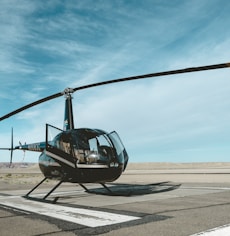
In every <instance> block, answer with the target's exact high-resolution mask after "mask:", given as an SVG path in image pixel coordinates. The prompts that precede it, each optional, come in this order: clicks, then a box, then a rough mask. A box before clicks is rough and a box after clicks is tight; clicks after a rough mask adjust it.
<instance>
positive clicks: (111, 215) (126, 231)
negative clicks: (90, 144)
mask: <svg viewBox="0 0 230 236" xmlns="http://www.w3.org/2000/svg"><path fill="white" fill-rule="evenodd" d="M12 178H13V177H12ZM54 185H55V183H54V182H51V183H50V184H45V185H44V186H41V187H40V188H39V189H37V190H36V191H35V192H33V193H32V194H31V195H30V198H29V199H28V198H24V197H23V196H25V194H26V193H27V192H28V191H29V190H30V189H31V185H30V184H28V183H26V184H23V183H20V184H15V183H14V184H11V183H7V181H5V180H4V178H1V180H0V235H1V236H5V235H7V236H11V235H18V236H19V235H23V236H25V235H29V236H31V235H33V236H35V235H36V236H38V235H49V236H53V235H55V236H58V235H66V236H67V235H134V236H135V235H157V236H165V235H167V236H168V235H172V236H173V235H176V236H180V235H181V236H185V235H192V234H197V233H199V232H202V231H207V230H209V229H212V228H215V227H219V226H222V225H226V224H229V223H230V214H229V212H230V169H229V168H228V166H221V167H219V166H218V167H213V166H211V167H210V166H207V167H205V166H202V168H193V167H191V166H190V167H189V168H178V169H172V168H168V167H167V169H159V168H158V169H155V170H150V169H148V170H144V169H133V170H131V169H130V170H128V171H127V173H126V174H124V175H123V176H122V177H121V178H120V179H119V180H118V181H116V182H115V183H113V184H108V185H107V186H108V187H109V189H110V191H108V190H107V189H104V188H103V187H102V186H101V185H98V184H87V185H86V186H87V188H88V189H89V191H90V193H87V192H86V191H85V190H84V189H83V188H82V187H80V186H78V185H76V184H69V183H64V184H62V185H61V186H60V187H59V188H58V189H57V190H55V192H54V193H52V195H50V196H49V197H48V198H47V199H46V200H45V201H44V200H42V198H43V196H44V195H45V194H46V193H47V192H48V191H49V190H50V189H51V188H52V186H54ZM95 214H96V215H95Z"/></svg>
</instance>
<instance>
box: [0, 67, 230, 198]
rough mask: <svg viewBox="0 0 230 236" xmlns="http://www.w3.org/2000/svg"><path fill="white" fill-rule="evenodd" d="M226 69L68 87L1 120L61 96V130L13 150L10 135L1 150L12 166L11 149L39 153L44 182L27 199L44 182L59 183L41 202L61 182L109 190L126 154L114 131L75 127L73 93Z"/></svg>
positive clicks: (194, 69) (49, 130) (50, 129)
mask: <svg viewBox="0 0 230 236" xmlns="http://www.w3.org/2000/svg"><path fill="white" fill-rule="evenodd" d="M227 67H230V63H223V64H216V65H209V66H201V67H192V68H186V69H180V70H171V71H164V72H158V73H152V74H144V75H138V76H131V77H126V78H121V79H115V80H108V81H104V82H98V83H93V84H89V85H85V86H81V87H77V88H73V89H72V88H67V89H65V90H64V91H63V92H59V93H56V94H53V95H51V96H48V97H45V98H43V99H40V100H38V101H35V102H33V103H30V104H28V105H26V106H23V107H21V108H19V109H17V110H15V111H13V112H10V113H8V114H6V115H4V116H2V117H0V121H3V120H4V119H7V118H9V117H11V116H13V115H15V114H17V113H19V112H21V111H23V110H26V109H28V108H30V107H33V106H36V105H38V104H40V103H43V102H46V101H49V100H51V99H55V98H57V97H60V96H63V95H64V96H65V99H66V100H65V115H64V128H63V130H61V129H58V128H56V127H54V126H52V125H49V124H46V141H45V142H39V143H32V144H24V145H22V144H20V145H19V146H16V147H13V134H12V144H11V148H1V149H2V150H3V149H4V150H6V149H7V150H10V151H11V158H10V164H11V163H12V153H13V150H16V149H19V150H24V151H25V150H29V151H37V152H41V154H40V156H39V167H40V170H41V172H42V173H43V174H44V179H43V180H42V181H41V182H40V183H39V184H37V185H36V186H35V187H34V188H33V189H32V190H31V191H30V192H28V193H27V195H26V196H29V194H30V193H32V192H33V191H34V190H35V189H36V188H37V187H38V186H39V185H41V184H42V183H43V182H44V181H45V180H46V179H57V180H59V182H58V184H57V185H56V186H55V187H54V188H53V189H51V190H50V192H48V193H47V194H46V196H45V197H44V198H43V199H46V198H47V197H48V196H49V195H50V194H51V193H52V192H53V191H54V190H55V189H56V188H57V187H58V186H59V185H60V184H61V183H63V182H71V183H78V184H80V185H81V186H82V187H83V188H84V189H85V190H86V191H88V189H87V188H86V187H85V186H84V185H83V184H84V183H100V184H101V185H102V186H103V187H104V188H106V189H107V190H108V191H110V189H109V188H108V187H107V186H106V185H105V183H106V182H113V181H114V180H116V179H117V178H119V177H120V175H121V174H122V172H123V171H124V170H125V169H126V166H127V164H128V160H129V157H128V154H127V152H126V150H125V147H124V145H123V143H122V141H121V139H120V138H119V136H118V134H117V133H116V132H115V131H113V132H111V133H107V132H105V131H103V130H101V129H90V128H80V129H75V128H74V119H73V108H72V94H73V93H74V92H76V91H78V90H83V89H88V88H92V87H97V86H103V85H107V84H113V83H119V82H125V81H130V80H137V79H145V78H152V77H159V76H166V75H173V74H174V75H175V74H182V73H189V72H197V71H205V70H214V69H221V68H227ZM51 133H52V135H53V133H55V134H56V135H55V136H54V138H53V139H52V140H50V139H49V136H50V134H51Z"/></svg>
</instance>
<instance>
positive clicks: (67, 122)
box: [63, 88, 74, 131]
mask: <svg viewBox="0 0 230 236" xmlns="http://www.w3.org/2000/svg"><path fill="white" fill-rule="evenodd" d="M73 92H74V90H73V89H72V88H66V89H65V90H64V91H63V94H64V95H65V114H64V124H63V130H65V131H66V130H71V129H74V121H73V106H72V93H73Z"/></svg>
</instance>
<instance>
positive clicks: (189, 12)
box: [0, 0, 230, 162]
mask: <svg viewBox="0 0 230 236" xmlns="http://www.w3.org/2000/svg"><path fill="white" fill-rule="evenodd" d="M221 3H222V4H221ZM223 3H224V4H223ZM0 5H1V7H0V82H1V85H0V90H1V92H0V116H3V115H5V114H7V113H9V112H11V111H13V110H15V109H17V108H19V107H21V106H24V105H26V104H28V103H31V102H34V101H36V100H38V99H41V98H44V97H46V96H49V95H52V94H55V93H57V92H61V91H63V90H64V89H65V88H67V87H70V88H75V87H78V86H81V85H85V84H90V83H95V82H100V81H105V80H111V79H118V78H123V77H127V76H134V75H140V74H147V73H154V72H160V71H167V70H175V69H183V68H187V67H196V66H205V65H212V64H219V63H225V62H230V53H229V46H230V31H229V25H230V15H229V12H230V1H221V2H220V1H219V0H190V1H187V0H174V1H171V0H142V1H140V0H84V1H80V0H75V1H74V0H68V1H63V0H50V1H45V0H41V1H30V0H21V1H20V3H19V2H18V1H17V0H0ZM229 76H230V68H229V69H228V68H227V69H220V70H215V71H206V72H195V73H189V74H181V75H173V76H164V77H158V78H152V79H146V80H139V81H130V82H126V83H119V84H114V85H106V86H104V87H98V88H90V89H87V90H82V91H78V92H76V93H74V94H73V97H74V99H73V109H74V121H75V127H76V128H83V127H88V128H98V129H103V130H106V131H107V132H111V131H113V130H116V131H117V132H118V134H119V135H120V137H121V139H122V141H123V143H124V145H125V147H126V150H127V152H128V154H129V158H130V162H219V161H221V162H228V161H230V122H229V121H230V109H229V108H230V93H229V91H230V79H229ZM63 119H64V97H60V98H57V99H55V100H51V101H48V102H46V103H43V104H40V105H38V106H35V107H33V108H30V109H28V110H26V111H23V112H21V113H19V114H17V115H15V116H13V117H10V118H8V119H6V120H3V121H1V122H0V146H1V147H10V145H11V127H13V129H14V146H17V145H18V142H19V141H20V142H22V143H25V142H26V143H33V142H40V141H45V124H46V123H48V124H51V125H53V126H56V127H59V128H62V127H63ZM38 156H39V153H33V152H26V153H25V157H24V153H23V152H21V151H17V150H16V151H15V152H14V157H13V161H14V162H21V161H25V162H37V160H38ZM9 157H10V152H9V151H1V154H0V158H1V160H0V161H1V162H7V161H9Z"/></svg>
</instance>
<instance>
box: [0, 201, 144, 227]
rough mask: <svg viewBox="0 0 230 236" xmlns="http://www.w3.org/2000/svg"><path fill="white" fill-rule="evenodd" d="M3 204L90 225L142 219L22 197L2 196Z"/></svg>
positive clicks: (95, 225)
mask: <svg viewBox="0 0 230 236" xmlns="http://www.w3.org/2000/svg"><path fill="white" fill-rule="evenodd" d="M1 204H2V205H5V206H8V207H12V208H17V209H20V210H23V211H28V212H33V213H37V214H40V215H45V216H49V217H53V218H56V219H60V220H65V221H69V222H72V223H77V224H80V225H85V226H88V227H99V226H106V225H112V224H118V223H124V222H128V221H132V220H138V219H140V217H135V216H128V215H121V214H115V213H109V212H105V211H95V210H88V209H82V208H74V207H66V206H60V205H54V204H50V203H44V202H36V201H31V200H28V199H24V198H22V197H18V198H17V199H13V201H9V199H7V198H6V199H2V198H1Z"/></svg>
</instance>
